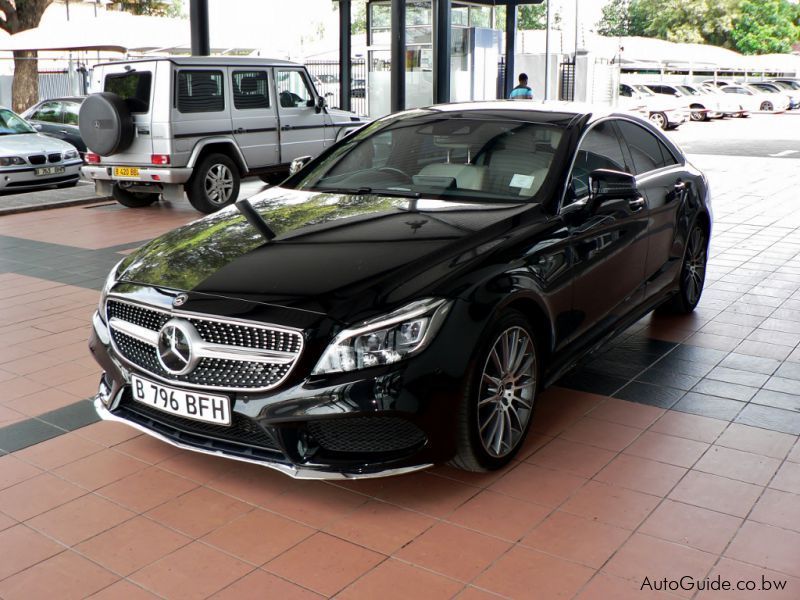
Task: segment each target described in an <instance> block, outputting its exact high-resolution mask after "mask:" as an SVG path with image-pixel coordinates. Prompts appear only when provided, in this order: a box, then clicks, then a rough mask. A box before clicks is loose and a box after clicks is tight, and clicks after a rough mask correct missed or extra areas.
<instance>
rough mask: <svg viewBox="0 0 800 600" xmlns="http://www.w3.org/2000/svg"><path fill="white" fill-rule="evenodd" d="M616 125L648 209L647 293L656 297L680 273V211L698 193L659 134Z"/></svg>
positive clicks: (625, 123)
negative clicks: (678, 234)
mask: <svg viewBox="0 0 800 600" xmlns="http://www.w3.org/2000/svg"><path fill="white" fill-rule="evenodd" d="M617 125H618V127H619V130H620V133H621V135H622V140H623V144H624V145H625V149H626V150H627V151H628V153H629V156H630V159H629V163H630V167H631V169H632V173H633V174H634V175H636V183H637V186H638V188H639V191H640V192H641V193H642V194H643V195H644V197H645V198H646V199H647V204H648V207H649V219H650V226H649V231H648V242H647V253H646V255H647V262H646V265H645V278H646V279H647V281H648V284H647V289H646V291H645V294H646V296H647V297H653V296H655V295H657V294H658V293H659V292H661V291H662V290H663V289H664V288H665V287H667V286H669V285H671V284H672V283H673V282H674V281H675V277H677V274H678V271H679V270H680V267H681V254H680V252H676V245H675V237H676V231H675V228H676V225H677V223H678V222H679V217H678V215H679V212H680V211H682V210H684V209H685V208H686V206H685V204H686V201H687V199H688V198H689V195H690V194H692V193H696V190H694V189H692V183H691V177H689V176H688V174H687V173H686V171H685V169H684V166H683V165H682V164H680V163H679V161H678V159H677V157H676V156H675V155H674V154H673V153H672V151H671V150H670V149H669V148H668V147H667V145H666V144H664V143H663V142H662V141H661V140H660V139H659V135H658V134H655V133H653V132H651V131H649V130H648V129H646V128H645V127H643V126H642V125H639V124H638V123H634V122H632V121H627V120H620V121H619V122H618V124H617Z"/></svg>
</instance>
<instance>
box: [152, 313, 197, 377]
mask: <svg viewBox="0 0 800 600" xmlns="http://www.w3.org/2000/svg"><path fill="white" fill-rule="evenodd" d="M198 339H200V336H199V335H198V333H197V331H196V330H195V328H194V327H192V324H191V323H189V322H188V321H182V320H181V319H171V320H169V321H167V322H166V323H165V324H164V326H163V327H162V328H161V331H160V332H159V334H158V362H159V363H161V366H162V367H164V370H165V371H167V372H168V373H171V374H172V375H185V374H186V373H189V372H190V371H191V370H192V369H194V368H195V366H197V361H198V357H197V356H195V355H194V352H193V351H192V347H193V345H194V344H195V343H196V340H198Z"/></svg>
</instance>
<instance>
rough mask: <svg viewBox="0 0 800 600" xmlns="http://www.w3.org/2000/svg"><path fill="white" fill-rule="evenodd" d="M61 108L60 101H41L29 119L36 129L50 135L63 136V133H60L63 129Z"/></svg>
mask: <svg viewBox="0 0 800 600" xmlns="http://www.w3.org/2000/svg"><path fill="white" fill-rule="evenodd" d="M62 110H63V109H62V106H61V102H58V101H57V100H50V101H48V102H44V103H42V104H41V106H39V108H37V109H36V112H34V113H33V114H32V115H31V117H30V119H29V120H30V122H31V123H33V126H34V127H35V128H36V129H37V130H38V131H41V132H42V133H46V134H47V135H49V136H52V137H57V138H63V134H62V133H60V132H61V130H62V129H64V128H63V117H62Z"/></svg>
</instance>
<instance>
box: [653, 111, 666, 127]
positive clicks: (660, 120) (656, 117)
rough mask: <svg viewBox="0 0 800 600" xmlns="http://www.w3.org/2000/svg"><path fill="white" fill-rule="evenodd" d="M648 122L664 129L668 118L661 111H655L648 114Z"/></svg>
mask: <svg viewBox="0 0 800 600" xmlns="http://www.w3.org/2000/svg"><path fill="white" fill-rule="evenodd" d="M650 122H651V123H652V124H653V125H655V126H656V127H658V128H659V129H664V130H666V129H667V127H669V119H667V115H665V114H664V113H663V112H657V113H653V114H652V115H650Z"/></svg>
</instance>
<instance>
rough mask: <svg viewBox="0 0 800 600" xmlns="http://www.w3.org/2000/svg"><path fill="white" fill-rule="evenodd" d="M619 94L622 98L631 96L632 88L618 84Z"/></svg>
mask: <svg viewBox="0 0 800 600" xmlns="http://www.w3.org/2000/svg"><path fill="white" fill-rule="evenodd" d="M619 95H620V96H622V97H623V98H632V97H633V90H632V89H631V88H630V87H628V86H627V85H624V84H620V86H619Z"/></svg>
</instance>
